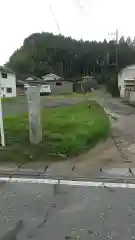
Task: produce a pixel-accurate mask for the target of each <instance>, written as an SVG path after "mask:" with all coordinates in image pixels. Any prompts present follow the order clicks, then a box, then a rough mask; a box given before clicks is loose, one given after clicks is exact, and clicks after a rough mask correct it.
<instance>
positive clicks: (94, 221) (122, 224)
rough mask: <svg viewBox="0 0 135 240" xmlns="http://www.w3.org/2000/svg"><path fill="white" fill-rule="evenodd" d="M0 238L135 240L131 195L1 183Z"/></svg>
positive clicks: (106, 190)
mask: <svg viewBox="0 0 135 240" xmlns="http://www.w3.org/2000/svg"><path fill="white" fill-rule="evenodd" d="M0 213H1V214H0V239H4V240H9V239H12V240H14V239H19V240H20V239H22V240H24V239H38V240H40V239H55V240H64V239H67V240H68V239H69V240H70V239H71V240H80V239H83V240H88V239H100V240H106V239H118V240H120V239H122V240H128V239H135V190H134V189H120V188H117V189H110V188H95V187H75V186H72V187H71V186H62V185H60V186H58V187H57V188H56V187H54V186H53V185H47V184H33V183H29V184H28V183H26V184H24V183H14V184H11V183H10V184H9V183H8V184H4V183H3V184H2V183H1V184H0Z"/></svg>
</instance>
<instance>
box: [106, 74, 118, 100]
mask: <svg viewBox="0 0 135 240" xmlns="http://www.w3.org/2000/svg"><path fill="white" fill-rule="evenodd" d="M106 86H107V91H108V92H109V93H111V95H112V97H119V96H120V91H119V88H118V77H117V76H114V77H112V78H110V79H108V82H107V85H106Z"/></svg>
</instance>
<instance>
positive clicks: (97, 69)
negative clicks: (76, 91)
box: [6, 32, 135, 81]
mask: <svg viewBox="0 0 135 240" xmlns="http://www.w3.org/2000/svg"><path fill="white" fill-rule="evenodd" d="M116 49H117V52H116ZM116 54H117V62H118V66H117V71H119V70H120V69H122V68H123V67H125V66H127V65H130V64H134V63H135V38H134V39H133V41H132V40H131V38H130V37H128V38H127V39H126V40H125V39H124V37H123V36H122V37H121V38H120V40H119V43H116V42H115V41H114V40H112V41H109V42H107V41H106V39H105V40H104V41H103V42H97V41H83V40H79V41H77V40H75V39H72V38H71V37H64V36H62V35H53V34H52V33H46V32H43V33H34V34H32V35H30V36H28V37H27V38H26V39H25V40H24V42H23V45H22V46H21V47H20V48H19V49H17V50H16V51H15V52H14V53H13V54H12V56H11V57H10V59H9V61H8V62H7V63H6V66H8V67H10V68H11V69H13V70H14V71H15V72H16V74H17V78H18V79H23V78H24V77H26V76H29V75H34V76H37V77H41V76H44V75H45V74H47V73H55V74H57V75H59V76H63V77H65V78H68V79H72V78H77V77H79V76H84V75H90V74H93V75H96V74H97V75H98V74H99V75H102V76H104V77H103V79H106V76H108V75H110V74H111V73H112V72H115V71H116ZM103 81H104V80H103Z"/></svg>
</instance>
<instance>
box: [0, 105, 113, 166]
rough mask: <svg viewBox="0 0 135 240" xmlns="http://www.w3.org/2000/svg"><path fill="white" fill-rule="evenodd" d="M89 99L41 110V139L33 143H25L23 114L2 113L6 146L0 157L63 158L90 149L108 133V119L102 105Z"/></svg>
mask: <svg viewBox="0 0 135 240" xmlns="http://www.w3.org/2000/svg"><path fill="white" fill-rule="evenodd" d="M89 103H90V106H91V107H90V108H89ZM89 103H88V102H85V103H81V104H80V103H79V104H76V105H73V106H69V107H59V108H53V109H44V110H42V128H43V141H42V142H41V143H40V144H39V145H36V146H35V145H34V146H33V145H30V144H29V133H28V118H27V114H21V115H19V116H18V115H17V116H9V117H5V119H4V128H5V136H6V144H7V147H6V148H5V149H4V150H0V161H2V162H4V161H9V162H25V161H29V160H31V161H46V160H48V159H53V160H59V159H63V160H64V159H66V158H65V157H61V156H63V155H64V156H68V157H71V156H76V155H78V154H80V153H82V152H83V151H86V150H88V149H90V148H91V147H93V146H94V145H95V144H96V143H97V142H98V141H99V140H100V139H105V138H106V137H107V136H108V133H109V120H108V116H107V115H106V114H105V112H104V110H103V108H102V107H100V106H99V105H98V104H97V103H96V102H94V101H90V102H89Z"/></svg>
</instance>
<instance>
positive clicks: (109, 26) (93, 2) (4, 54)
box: [0, 0, 135, 65]
mask: <svg viewBox="0 0 135 240" xmlns="http://www.w3.org/2000/svg"><path fill="white" fill-rule="evenodd" d="M75 1H76V0H0V8H1V11H0V23H1V24H0V25H1V26H0V31H1V32H0V65H2V64H4V63H5V62H6V61H7V60H8V59H9V57H10V55H11V54H12V53H13V52H14V50H16V49H17V48H19V47H20V46H21V45H22V43H23V40H24V38H26V37H27V36H28V35H30V34H31V33H34V32H42V31H44V32H53V33H55V34H58V33H59V32H58V29H57V26H56V24H55V21H54V18H53V15H52V13H51V10H50V8H49V3H50V4H51V6H52V9H53V12H54V14H55V16H56V19H57V22H58V23H59V27H60V30H61V33H62V34H63V35H65V36H71V37H72V38H76V39H81V38H82V39H84V40H97V41H99V40H103V39H104V38H107V39H110V38H112V36H108V33H110V32H114V31H115V30H116V28H118V29H119V37H120V36H121V35H124V36H125V37H127V36H129V35H130V36H131V37H133V36H135V27H134V22H135V14H134V13H135V0H128V1H126V0H125V1H124V0H113V1H112V0H77V1H80V2H81V3H82V5H83V7H84V12H83V11H82V10H81V9H80V8H79V7H77V6H76V4H75V3H74V2H75Z"/></svg>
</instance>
